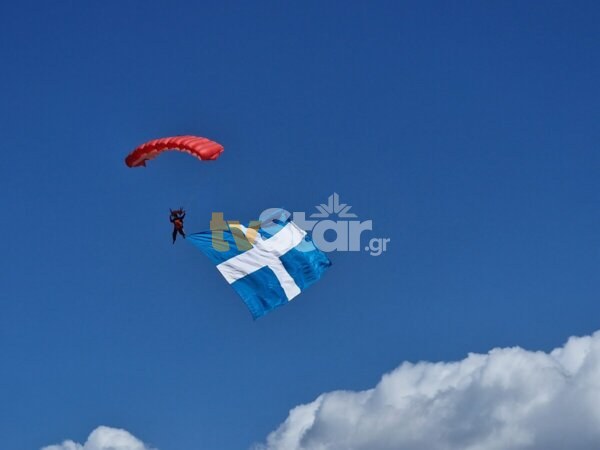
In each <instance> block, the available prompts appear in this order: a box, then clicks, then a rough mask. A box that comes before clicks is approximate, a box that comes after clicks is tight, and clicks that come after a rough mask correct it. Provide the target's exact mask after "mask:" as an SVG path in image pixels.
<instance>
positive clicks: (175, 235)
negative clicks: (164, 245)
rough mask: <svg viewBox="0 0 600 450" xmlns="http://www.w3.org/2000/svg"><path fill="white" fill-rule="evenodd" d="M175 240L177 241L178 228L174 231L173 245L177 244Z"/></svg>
mask: <svg viewBox="0 0 600 450" xmlns="http://www.w3.org/2000/svg"><path fill="white" fill-rule="evenodd" d="M175 239H177V228H174V229H173V244H174V243H175Z"/></svg>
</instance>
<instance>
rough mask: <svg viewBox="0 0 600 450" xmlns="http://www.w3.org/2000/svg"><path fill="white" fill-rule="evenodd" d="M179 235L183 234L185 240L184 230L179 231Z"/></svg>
mask: <svg viewBox="0 0 600 450" xmlns="http://www.w3.org/2000/svg"><path fill="white" fill-rule="evenodd" d="M179 234H181V235H182V236H183V238H184V239H185V231H183V228H182V229H180V230H179Z"/></svg>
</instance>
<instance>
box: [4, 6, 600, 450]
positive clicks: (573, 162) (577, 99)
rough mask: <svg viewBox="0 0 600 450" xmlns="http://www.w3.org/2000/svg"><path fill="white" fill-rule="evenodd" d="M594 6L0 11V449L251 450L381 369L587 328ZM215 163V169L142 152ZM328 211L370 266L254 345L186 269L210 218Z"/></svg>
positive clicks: (592, 288)
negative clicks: (181, 231) (346, 212)
mask: <svg viewBox="0 0 600 450" xmlns="http://www.w3.org/2000/svg"><path fill="white" fill-rule="evenodd" d="M599 22H600V7H599V6H598V4H597V3H596V2H575V3H573V2H569V3H566V2H553V1H551V2H544V4H543V5H541V4H538V3H536V2H497V3H489V2H486V3H481V2H461V3H453V4H448V3H446V2H374V3H369V4H367V3H366V2H337V1H331V2H297V3H295V4H289V3H286V4H284V3H281V2H125V3H123V2H102V4H98V5H92V4H90V3H81V2H63V3H62V4H60V2H59V4H55V3H53V4H49V3H47V2H22V3H17V2H10V3H6V2H5V3H4V4H3V5H2V7H0V25H1V26H0V36H1V39H2V42H3V45H2V47H1V48H0V55H1V57H2V61H3V63H4V64H3V70H2V71H1V72H0V92H1V98H2V102H1V106H0V129H1V131H2V132H1V136H2V139H3V149H4V150H3V152H2V154H3V162H2V164H1V165H0V182H1V183H2V190H1V193H0V198H1V204H2V220H1V221H0V230H1V234H0V235H1V236H2V249H3V250H2V258H1V259H0V269H1V273H2V274H3V275H2V279H1V284H0V293H1V297H2V298H1V305H2V312H1V314H0V354H1V356H2V370H0V387H1V391H0V396H1V397H0V416H2V420H0V435H1V436H2V440H3V444H2V447H3V448H7V449H12V450H30V449H37V448H40V447H42V446H44V445H47V444H50V443H53V442H59V441H61V440H62V439H65V438H72V439H74V440H77V441H80V442H82V441H84V440H85V438H86V436H87V435H88V434H89V432H90V431H91V430H92V429H94V428H95V427H96V426H98V425H102V424H103V425H110V426H116V427H122V428H126V429H127V430H129V431H131V432H132V433H134V434H135V435H137V436H140V437H141V438H143V439H144V441H146V442H149V443H151V444H153V445H154V446H156V447H158V448H160V449H161V450H167V449H169V450H189V449H193V448H215V449H216V448H218V449H220V450H229V449H240V448H247V447H248V446H249V445H250V444H252V443H253V442H257V441H262V440H263V439H264V438H265V436H266V435H267V434H268V433H269V432H270V431H271V430H273V429H274V428H275V427H276V426H277V425H278V424H279V423H281V422H282V421H283V420H284V419H285V417H286V416H287V413H288V411H289V410H290V408H292V407H294V406H295V405H298V404H301V403H307V402H310V401H312V400H313V399H314V398H315V397H317V396H318V395H319V394H320V393H322V392H324V391H331V390H335V389H351V390H360V389H365V388H367V387H370V386H372V385H374V384H375V383H376V382H377V381H378V380H379V377H380V376H381V374H383V373H384V372H386V371H389V370H391V369H393V368H394V367H396V366H397V365H398V364H399V363H400V362H401V361H404V360H409V361H419V360H434V361H435V360H453V359H460V358H463V357H464V356H465V355H466V354H467V353H468V352H486V351H487V350H489V349H490V348H492V347H494V346H511V345H520V346H523V347H525V348H531V349H540V350H549V349H551V348H553V347H555V346H558V345H560V344H562V343H563V342H564V340H565V339H566V338H567V337H568V336H570V335H584V334H589V333H591V332H593V331H594V330H597V329H599V328H600V326H599V322H598V317H599V316H600V303H598V293H599V292H600V277H599V276H598V271H599V269H600V253H599V248H600V247H599V244H600V208H598V206H599V204H600V177H598V171H599V169H600V156H599V155H600V153H599V152H598V142H599V141H600V127H599V126H598V117H599V116H600V106H599V105H600V85H599V84H598V79H600V56H599V53H598V51H597V48H598V42H599V39H600V31H599V29H598V26H597V24H598V23H599ZM173 134H198V135H203V136H208V137H210V138H212V139H215V140H217V141H219V142H221V143H222V144H223V145H224V146H225V152H224V153H223V155H222V157H221V159H220V160H219V161H218V162H216V163H214V164H202V163H199V162H197V161H195V160H192V159H191V158H189V157H188V156H187V155H183V154H168V155H164V156H163V157H162V158H161V159H160V160H156V161H153V162H152V163H150V164H149V165H148V168H147V169H145V170H143V169H136V170H132V169H128V168H127V167H126V166H125V164H124V163H123V158H124V157H125V155H126V154H127V153H128V152H129V151H130V150H131V149H132V148H133V147H135V146H136V145H138V144H139V143H141V142H143V141H145V140H148V139H152V138H155V137H160V136H165V135H173ZM333 192H338V193H339V194H340V196H341V200H342V201H344V202H347V203H349V204H351V205H352V206H353V210H352V211H353V212H356V213H357V214H358V215H359V217H360V218H361V219H365V220H366V219H371V220H373V224H374V230H373V232H372V234H371V236H377V237H380V236H383V237H389V238H391V243H390V248H389V250H388V251H387V252H386V254H383V255H381V256H379V257H371V256H369V255H367V254H366V253H362V252H361V253H358V254H349V253H338V254H333V255H331V259H332V261H333V263H334V265H333V267H332V268H331V269H330V270H329V272H328V273H327V274H326V276H325V278H324V279H323V280H322V281H321V282H319V283H318V284H317V285H315V286H314V287H312V288H311V289H310V290H308V291H307V292H305V293H303V294H302V296H301V297H299V298H298V299H297V301H294V302H293V303H292V304H290V305H288V306H286V307H285V308H281V309H279V310H277V311H276V312H274V313H272V314H270V315H268V316H266V317H265V318H263V319H261V320H259V321H256V322H254V321H252V320H251V318H250V315H249V313H248V312H247V311H246V310H245V308H244V306H243V304H242V302H241V300H239V299H238V298H237V297H236V295H235V293H234V292H233V290H232V289H231V288H230V287H229V286H228V285H227V283H226V282H224V280H223V279H221V278H220V276H219V274H218V273H217V272H216V270H215V268H214V267H213V266H212V265H211V263H210V262H209V261H208V260H207V259H206V258H205V257H204V256H203V255H201V254H200V253H199V252H198V251H197V250H196V249H194V248H193V247H192V246H191V245H186V243H184V242H178V243H177V245H176V246H172V245H171V242H170V224H169V222H168V208H169V207H175V206H179V205H183V206H184V207H186V208H187V210H188V218H187V220H186V227H187V229H188V231H196V230H202V229H206V228H207V227H208V221H209V219H210V214H211V212H212V211H223V212H224V213H225V217H226V218H228V219H238V220H241V221H249V220H252V219H256V218H257V216H258V214H259V213H260V212H261V211H262V210H264V209H265V208H267V207H285V208H286V209H288V210H290V211H307V212H310V211H312V210H313V208H314V205H316V204H319V203H323V202H326V200H327V197H328V196H329V195H330V194H332V193H333Z"/></svg>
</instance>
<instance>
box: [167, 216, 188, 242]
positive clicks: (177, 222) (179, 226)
mask: <svg viewBox="0 0 600 450" xmlns="http://www.w3.org/2000/svg"><path fill="white" fill-rule="evenodd" d="M169 211H171V217H169V220H170V221H171V223H172V224H173V244H174V243H175V239H177V233H179V234H180V235H182V236H183V238H184V239H185V231H183V219H184V218H185V210H184V209H183V208H179V209H176V210H175V211H173V210H172V209H169Z"/></svg>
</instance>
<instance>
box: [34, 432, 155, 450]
mask: <svg viewBox="0 0 600 450" xmlns="http://www.w3.org/2000/svg"><path fill="white" fill-rule="evenodd" d="M41 450H152V449H151V448H150V447H148V446H147V445H145V444H144V443H143V442H142V441H140V440H139V439H138V438H136V437H135V436H133V435H132V434H130V433H129V432H127V431H125V430H120V429H118V428H109V427H98V428H96V429H95V430H94V431H92V433H91V434H90V435H89V437H88V439H87V441H86V442H85V444H83V445H82V444H78V443H76V442H73V441H65V442H63V443H62V444H58V445H50V446H48V447H44V448H42V449H41Z"/></svg>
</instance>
